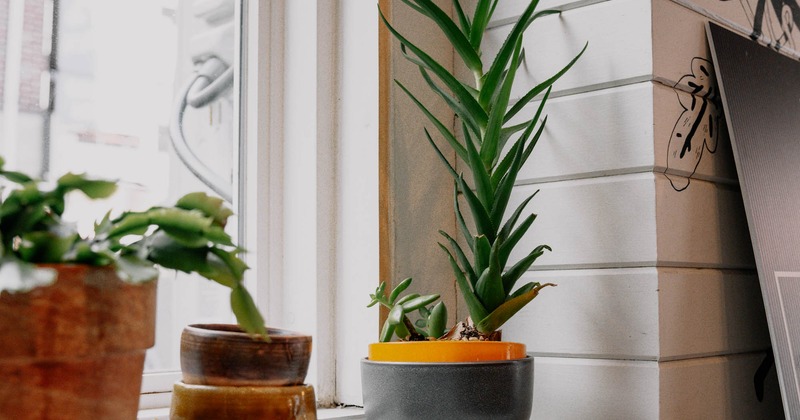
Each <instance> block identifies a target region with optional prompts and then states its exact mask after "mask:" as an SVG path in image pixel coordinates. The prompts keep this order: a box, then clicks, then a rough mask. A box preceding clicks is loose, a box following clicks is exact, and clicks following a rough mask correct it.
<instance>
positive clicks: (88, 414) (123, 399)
mask: <svg viewBox="0 0 800 420" xmlns="http://www.w3.org/2000/svg"><path fill="white" fill-rule="evenodd" d="M46 267H49V268H54V269H56V271H57V272H58V279H57V280H56V282H55V283H54V284H52V285H50V286H46V287H40V288H37V289H34V290H32V291H30V292H26V293H15V294H11V293H8V292H3V293H0V417H1V418H10V419H11V418H13V419H15V420H22V419H46V418H65V419H135V418H136V413H137V410H138V406H139V393H140V392H141V383H142V370H143V368H144V356H145V350H146V349H147V348H149V347H152V346H153V343H154V341H155V334H154V332H155V306H156V282H155V281H150V282H146V283H144V284H140V285H131V284H127V283H124V282H122V281H121V280H120V279H119V278H118V277H117V276H116V273H115V272H114V270H113V269H111V268H107V267H89V266H82V265H67V264H57V265H49V266H46Z"/></svg>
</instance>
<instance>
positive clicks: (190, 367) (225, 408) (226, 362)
mask: <svg viewBox="0 0 800 420" xmlns="http://www.w3.org/2000/svg"><path fill="white" fill-rule="evenodd" d="M268 332H269V336H270V341H269V342H267V341H265V340H259V339H253V338H252V337H251V336H249V335H247V334H245V333H243V332H242V331H241V330H240V329H239V327H237V326H235V325H190V326H188V327H186V328H185V329H184V331H183V334H182V335H181V370H182V371H183V380H182V381H180V382H178V383H176V384H175V386H174V388H173V394H172V409H171V411H170V418H171V419H173V420H174V419H199V418H209V419H211V418H213V419H297V420H315V419H316V418H317V416H316V398H315V396H314V388H313V387H312V386H311V385H304V384H303V381H304V380H305V377H306V373H307V372H308V362H309V359H310V356H311V337H310V336H307V335H300V334H295V333H292V332H289V331H284V330H278V329H272V328H270V329H269V330H268Z"/></svg>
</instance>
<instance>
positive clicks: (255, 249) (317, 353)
mask: <svg viewBox="0 0 800 420" xmlns="http://www.w3.org/2000/svg"><path fill="white" fill-rule="evenodd" d="M376 15H377V14H376V10H375V5H374V4H372V3H369V2H328V1H323V2H318V1H316V0H290V1H286V0H280V1H279V0H270V1H266V2H264V1H258V0H242V1H241V2H240V3H239V2H237V6H236V19H237V21H240V22H242V26H243V29H242V37H241V39H237V44H238V43H241V45H237V46H236V48H235V51H236V60H237V62H240V63H242V68H243V71H242V72H241V74H236V75H235V77H234V88H238V87H239V86H241V88H242V89H241V92H242V97H241V99H240V102H239V104H238V106H237V107H236V108H235V110H234V115H236V116H241V118H239V121H240V125H239V130H240V135H239V136H238V138H239V139H240V144H239V155H240V159H239V164H240V165H241V166H240V167H239V168H238V169H239V170H238V173H239V185H238V188H236V189H235V192H234V201H235V202H236V203H237V211H238V213H239V216H240V220H241V224H242V226H246V227H247V228H246V229H241V232H240V238H241V240H242V241H243V243H244V244H245V248H246V249H247V250H248V253H247V255H246V260H247V263H248V265H250V267H251V270H249V271H248V273H247V278H246V281H247V286H248V288H249V289H250V290H251V291H252V292H253V293H254V296H255V298H256V302H257V304H258V306H259V308H260V309H261V311H262V313H264V315H265V317H266V318H267V323H268V325H270V326H276V327H281V328H286V329H291V330H295V331H299V332H303V333H307V334H311V335H312V337H313V342H314V351H313V355H312V363H311V368H310V372H309V377H308V380H307V382H309V383H312V384H314V386H315V391H316V396H317V399H318V401H319V403H320V406H321V407H330V406H334V405H339V404H347V405H360V404H361V386H360V370H359V364H360V359H361V358H362V357H365V356H366V352H367V344H368V343H370V342H372V341H374V340H375V339H376V338H377V332H378V331H377V326H378V312H377V310H376V309H375V308H372V309H367V308H366V307H365V304H366V302H367V295H368V293H369V292H370V291H372V290H373V289H374V288H375V286H376V285H377V283H378V275H379V274H378V271H379V270H378V264H379V263H378V22H377V16H376ZM240 47H241V48H240ZM242 51H244V52H245V53H244V58H245V60H244V61H242V60H241V59H242V58H243V57H242V55H241V54H242ZM344 69H347V70H344ZM179 379H180V372H170V373H153V374H145V376H144V382H143V387H142V392H143V394H142V399H141V403H140V409H141V410H146V409H153V408H163V407H168V406H169V403H170V397H171V388H172V384H173V383H174V382H175V381H177V380H179Z"/></svg>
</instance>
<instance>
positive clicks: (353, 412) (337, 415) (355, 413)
mask: <svg viewBox="0 0 800 420" xmlns="http://www.w3.org/2000/svg"><path fill="white" fill-rule="evenodd" d="M136 418H137V420H168V419H169V408H151V409H147V410H140V411H139V415H138V416H137V417H136ZM365 418H366V417H365V416H364V409H363V408H358V407H346V408H320V409H318V410H317V419H319V420H327V419H337V420H361V419H365Z"/></svg>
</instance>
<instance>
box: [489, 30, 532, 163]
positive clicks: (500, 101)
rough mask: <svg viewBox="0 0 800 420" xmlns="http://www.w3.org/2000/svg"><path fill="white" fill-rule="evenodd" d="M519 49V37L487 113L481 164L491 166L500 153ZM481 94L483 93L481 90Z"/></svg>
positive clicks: (520, 41) (520, 45) (520, 47)
mask: <svg viewBox="0 0 800 420" xmlns="http://www.w3.org/2000/svg"><path fill="white" fill-rule="evenodd" d="M521 49H522V39H521V38H520V40H519V41H518V42H517V44H516V46H515V47H514V56H513V57H512V59H511V67H510V68H509V70H508V74H507V75H506V77H505V79H504V80H503V85H502V86H501V87H500V92H499V94H498V95H497V99H496V100H495V101H494V103H493V105H492V110H491V112H490V113H489V123H488V124H487V126H486V134H485V135H484V137H483V144H482V145H481V158H482V159H483V164H484V165H486V166H487V167H491V166H493V165H494V162H495V160H496V159H497V157H498V156H499V155H500V150H501V149H500V146H501V145H500V130H502V128H503V119H504V118H505V115H506V109H508V101H509V99H510V97H511V87H512V86H513V84H514V78H515V77H516V74H517V64H518V63H519V55H520V51H521ZM481 95H483V91H481Z"/></svg>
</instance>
